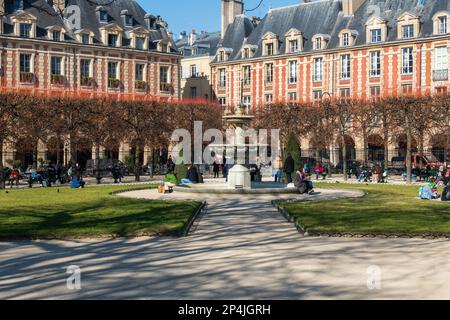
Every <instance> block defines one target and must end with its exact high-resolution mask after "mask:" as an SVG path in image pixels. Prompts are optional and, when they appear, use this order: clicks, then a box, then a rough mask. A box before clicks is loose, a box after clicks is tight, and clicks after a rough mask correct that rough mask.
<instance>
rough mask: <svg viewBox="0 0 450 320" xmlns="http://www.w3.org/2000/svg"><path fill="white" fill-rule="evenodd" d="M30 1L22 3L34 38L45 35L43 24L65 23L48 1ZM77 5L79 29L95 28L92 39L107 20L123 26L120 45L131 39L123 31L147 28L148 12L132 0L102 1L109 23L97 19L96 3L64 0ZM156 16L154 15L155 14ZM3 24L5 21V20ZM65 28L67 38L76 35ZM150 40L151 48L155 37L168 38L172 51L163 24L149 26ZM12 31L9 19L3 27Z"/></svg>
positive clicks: (169, 37)
mask: <svg viewBox="0 0 450 320" xmlns="http://www.w3.org/2000/svg"><path fill="white" fill-rule="evenodd" d="M28 1H30V0H28ZM102 2H104V3H109V2H110V1H99V2H98V3H99V4H101V3H102ZM24 3H25V4H26V1H25V2H24ZM31 3H32V4H33V6H31V7H28V8H27V7H25V8H24V11H25V12H29V13H31V14H33V15H34V16H36V17H37V29H38V30H37V38H46V36H47V31H46V27H49V26H61V27H64V26H65V25H64V22H63V19H62V18H61V17H60V16H59V15H58V14H57V13H56V12H55V11H54V9H53V8H52V7H51V6H49V5H48V3H47V2H46V1H45V0H31ZM72 5H73V6H78V7H79V8H80V11H81V29H90V30H92V32H94V39H95V40H94V43H100V38H101V37H100V30H99V29H100V28H101V27H103V26H105V25H107V24H110V23H116V24H117V25H118V26H120V27H121V28H122V29H124V33H123V44H122V46H123V47H127V46H129V45H130V40H129V39H128V37H127V35H126V32H127V31H130V30H132V29H135V28H137V27H144V28H146V29H148V26H147V24H146V21H145V19H144V18H145V15H146V14H147V13H146V12H145V11H144V9H143V8H142V7H141V6H140V5H139V4H138V3H137V2H136V1H134V0H114V2H112V3H110V4H109V5H108V4H104V5H102V7H103V8H104V9H105V10H106V11H107V13H108V23H102V22H100V21H99V20H98V18H97V14H96V8H97V7H98V5H96V4H94V3H92V2H89V1H86V0H66V6H72ZM38 8H42V9H44V10H40V9H38ZM122 10H127V11H128V14H129V15H131V16H132V17H133V26H132V27H125V26H124V24H123V21H122V19H121V16H120V13H121V11H122ZM11 15H13V13H12V12H8V11H7V12H6V16H7V20H10V19H8V17H11ZM155 18H156V17H155ZM5 25H6V24H5ZM65 29H66V41H75V40H74V39H75V37H74V34H73V32H75V31H77V30H68V28H67V27H65ZM149 32H150V33H149V41H150V45H149V48H150V49H154V48H156V44H155V41H159V40H169V41H170V42H171V44H172V48H173V49H172V50H174V51H175V49H174V48H175V43H174V41H173V39H172V38H171V36H170V35H169V34H168V32H167V29H166V28H161V27H159V26H158V27H157V28H156V30H153V29H151V30H149ZM8 33H13V27H12V25H11V23H10V22H9V26H7V28H5V34H8Z"/></svg>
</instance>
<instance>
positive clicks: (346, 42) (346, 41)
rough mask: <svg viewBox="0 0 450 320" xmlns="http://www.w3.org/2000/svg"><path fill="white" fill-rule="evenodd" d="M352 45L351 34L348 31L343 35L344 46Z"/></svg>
mask: <svg viewBox="0 0 450 320" xmlns="http://www.w3.org/2000/svg"><path fill="white" fill-rule="evenodd" d="M349 45H350V34H349V33H348V32H346V33H344V34H343V35H342V46H343V47H348V46H349Z"/></svg>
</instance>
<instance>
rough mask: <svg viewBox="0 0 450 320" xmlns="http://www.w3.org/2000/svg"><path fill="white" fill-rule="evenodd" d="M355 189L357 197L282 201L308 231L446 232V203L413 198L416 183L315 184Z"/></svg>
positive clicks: (449, 219)
mask: <svg viewBox="0 0 450 320" xmlns="http://www.w3.org/2000/svg"><path fill="white" fill-rule="evenodd" d="M316 187H318V188H333V189H358V190H362V191H364V192H366V193H367V195H366V196H365V197H362V198H357V199H343V200H333V201H324V202H296V203H283V204H282V206H283V207H284V209H286V211H288V212H289V213H290V214H291V215H292V216H293V217H295V218H296V219H297V221H298V222H299V223H300V225H302V227H303V228H306V229H307V230H308V231H309V232H310V233H312V234H314V233H316V234H317V233H322V234H324V233H354V234H366V233H372V234H410V235H414V236H420V235H426V234H439V235H447V236H450V204H449V203H442V202H432V201H426V200H419V199H417V196H418V187H417V186H394V185H376V184H373V185H365V184H364V185H350V184H343V183H340V184H316Z"/></svg>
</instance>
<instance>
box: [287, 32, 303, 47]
mask: <svg viewBox="0 0 450 320" xmlns="http://www.w3.org/2000/svg"><path fill="white" fill-rule="evenodd" d="M284 36H285V38H286V53H295V52H299V51H302V50H303V36H302V33H301V32H300V31H298V30H297V29H295V28H293V29H290V30H289V31H288V32H287V33H286V34H285V35H284Z"/></svg>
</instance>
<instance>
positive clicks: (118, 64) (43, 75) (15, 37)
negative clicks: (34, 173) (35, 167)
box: [0, 0, 181, 162]
mask: <svg viewBox="0 0 450 320" xmlns="http://www.w3.org/2000/svg"><path fill="white" fill-rule="evenodd" d="M99 3H100V2H99ZM101 3H108V4H107V5H102V6H100V5H96V4H97V3H96V2H95V1H85V0H36V1H29V0H27V1H25V0H0V87H1V88H3V89H1V90H27V89H28V90H30V91H32V92H39V93H49V94H54V93H58V92H64V93H73V94H82V95H85V96H87V97H90V96H92V97H94V96H103V95H107V96H109V97H117V98H122V99H160V100H174V99H179V98H180V77H179V74H180V59H181V55H180V54H179V52H178V50H177V48H176V45H175V43H174V41H173V39H172V35H171V33H170V32H169V30H168V27H167V24H166V23H165V22H164V20H163V19H162V18H161V17H159V16H154V15H152V14H149V13H146V12H145V11H144V10H143V9H142V8H141V7H140V6H139V5H138V4H137V2H135V1H133V0H114V1H112V2H110V1H108V2H104V1H103V2H101ZM16 145H17V142H12V143H11V144H10V145H9V146H6V148H5V149H4V150H3V152H4V159H5V162H6V161H8V159H14V158H15V159H18V158H20V159H19V160H21V161H22V162H23V161H25V162H29V161H27V159H25V158H27V157H26V156H24V155H23V154H24V153H27V151H23V150H18V149H17V147H16ZM120 145H121V146H120V151H119V150H115V151H114V152H112V153H113V154H114V157H119V158H121V159H123V158H124V157H125V156H126V155H128V154H129V150H130V143H129V142H126V141H122V142H121V144H120ZM38 149H39V157H40V158H43V159H44V160H45V159H47V158H48V153H49V152H48V148H47V146H45V145H43V144H42V143H39V148H38ZM89 153H90V152H89V150H87V151H85V154H86V158H89V155H88V154H89ZM144 158H145V155H144Z"/></svg>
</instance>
